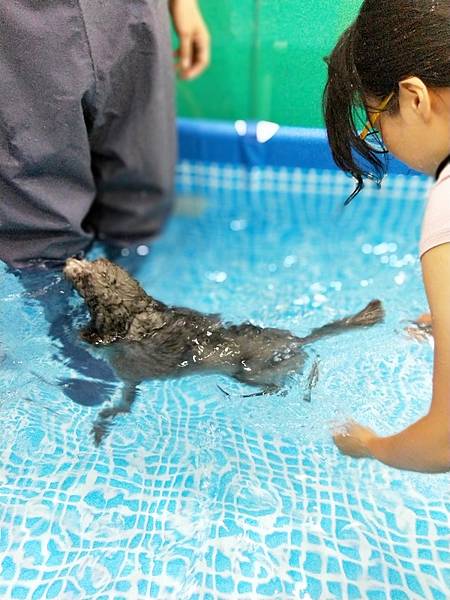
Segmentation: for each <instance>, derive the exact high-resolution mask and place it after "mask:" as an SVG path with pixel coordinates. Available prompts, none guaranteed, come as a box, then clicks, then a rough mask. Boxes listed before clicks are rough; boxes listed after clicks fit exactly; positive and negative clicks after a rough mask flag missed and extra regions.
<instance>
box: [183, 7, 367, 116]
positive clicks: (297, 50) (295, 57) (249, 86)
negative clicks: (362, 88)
mask: <svg viewBox="0 0 450 600" xmlns="http://www.w3.org/2000/svg"><path fill="white" fill-rule="evenodd" d="M200 5H201V8H202V12H203V15H204V17H205V20H206V21H207V22H208V26H209V28H210V31H211V36H212V64H211V66H210V67H209V69H208V71H207V72H205V74H204V75H203V76H202V77H201V78H199V79H198V80H196V81H192V82H181V81H180V82H179V83H178V93H177V97H178V98H177V99H178V114H179V115H181V116H189V117H204V118H212V119H231V120H234V119H266V120H269V121H275V122H277V123H280V124H282V125H297V126H303V127H308V126H310V127H315V126H322V124H323V122H322V116H321V102H322V90H323V85H324V82H325V77H326V66H325V64H324V62H323V57H324V56H326V55H327V54H328V53H329V52H330V50H331V49H332V47H333V45H334V43H335V42H336V40H337V38H338V36H339V35H340V33H341V32H342V31H343V30H344V28H345V27H346V26H348V25H349V24H350V22H351V21H352V19H353V18H354V17H355V16H356V14H357V12H358V9H359V6H360V5H361V0H200Z"/></svg>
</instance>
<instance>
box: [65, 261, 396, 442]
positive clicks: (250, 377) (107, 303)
mask: <svg viewBox="0 0 450 600" xmlns="http://www.w3.org/2000/svg"><path fill="white" fill-rule="evenodd" d="M64 273H65V275H66V277H67V278H68V279H70V281H71V282H72V283H73V285H74V287H75V288H76V290H77V291H78V293H79V294H80V295H81V296H82V297H83V298H84V300H85V302H86V304H87V307H88V310H89V313H90V316H91V322H90V324H89V325H88V327H87V328H86V329H84V330H83V332H82V337H83V338H84V340H86V341H87V342H88V343H90V344H94V345H96V346H100V347H102V348H104V350H105V352H106V357H107V359H108V360H109V362H110V364H111V365H112V367H113V368H114V370H115V371H116V373H117V375H118V376H119V377H120V378H121V379H122V380H123V381H124V383H125V386H124V391H123V396H122V400H121V402H119V403H118V404H116V405H113V406H111V407H108V408H105V409H103V410H102V411H101V412H100V413H99V416H98V419H97V421H96V423H95V424H94V428H93V432H94V438H95V442H96V444H99V443H100V442H101V440H102V438H103V436H104V435H105V433H106V431H107V429H108V425H109V424H110V422H111V420H112V418H113V417H114V416H115V415H116V414H118V413H123V412H129V411H130V407H131V404H132V402H133V400H134V398H135V394H136V386H137V385H138V384H139V383H140V382H141V381H143V380H145V379H163V378H168V377H180V376H182V375H185V374H188V373H193V372H200V371H202V372H210V373H222V374H225V375H229V376H230V377H234V378H235V379H237V380H238V381H241V382H243V383H246V384H250V385H252V386H258V387H259V388H260V389H261V392H260V393H269V392H270V393H272V392H276V391H278V390H280V389H282V387H283V385H284V384H285V382H286V380H287V378H288V377H289V375H293V374H295V373H297V374H298V373H301V372H302V370H303V368H304V365H305V361H306V359H307V353H306V351H305V349H304V347H305V346H307V345H308V344H311V343H312V342H314V341H316V340H318V339H320V338H322V337H324V336H328V335H335V334H338V333H343V332H344V331H348V330H350V329H354V328H359V327H366V326H369V325H375V324H376V323H379V322H380V321H382V320H383V317H384V311H383V307H382V305H381V302H380V301H379V300H373V301H372V302H370V303H369V304H368V305H367V306H366V307H365V308H364V309H363V310H362V311H360V312H359V313H357V314H355V315H352V316H350V317H347V318H344V319H340V320H337V321H334V322H332V323H328V324H326V325H324V326H322V327H319V328H317V329H313V330H312V331H311V333H310V334H309V335H307V336H306V337H303V338H302V337H298V336H295V335H293V334H292V333H291V332H289V331H286V330H282V329H276V328H268V327H258V326H256V325H252V324H251V323H242V324H240V325H229V324H225V323H223V321H222V320H221V319H220V317H219V316H218V315H208V314H202V313H199V312H196V311H194V310H191V309H189V308H178V307H169V306H166V305H165V304H163V303H162V302H159V301H158V300H155V299H154V298H152V297H151V296H149V295H148V294H147V293H146V292H145V291H144V290H143V289H142V287H141V286H140V285H139V283H138V282H137V281H136V280H135V279H134V278H133V277H131V275H129V274H128V273H127V272H126V271H125V270H124V269H122V268H121V267H119V266H117V265H115V264H114V263H112V262H110V261H109V260H106V259H98V260H95V261H92V262H89V261H86V260H78V259H75V258H71V259H69V260H67V262H66V265H65V268H64ZM316 371H317V369H316V368H313V369H312V371H311V373H310V377H309V387H311V386H312V385H313V383H314V380H315V379H316V376H317V372H316Z"/></svg>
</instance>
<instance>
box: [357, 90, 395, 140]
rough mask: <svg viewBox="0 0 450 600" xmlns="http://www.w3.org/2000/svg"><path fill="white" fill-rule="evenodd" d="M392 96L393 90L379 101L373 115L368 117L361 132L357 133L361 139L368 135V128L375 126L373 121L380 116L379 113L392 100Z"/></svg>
mask: <svg viewBox="0 0 450 600" xmlns="http://www.w3.org/2000/svg"><path fill="white" fill-rule="evenodd" d="M393 97H394V92H391V93H390V94H389V96H386V98H385V99H384V100H383V101H382V102H381V104H380V106H379V107H378V108H377V109H376V112H375V114H374V115H373V117H369V119H368V121H367V123H366V125H365V127H364V129H363V130H362V131H361V133H360V134H359V137H360V138H361V139H362V140H365V139H366V137H367V136H368V135H369V133H370V130H371V129H372V128H373V127H375V123H376V122H377V121H378V119H379V118H380V114H381V113H382V111H383V110H384V109H385V108H386V106H387V105H388V104H389V102H390V101H391V100H392V98H393Z"/></svg>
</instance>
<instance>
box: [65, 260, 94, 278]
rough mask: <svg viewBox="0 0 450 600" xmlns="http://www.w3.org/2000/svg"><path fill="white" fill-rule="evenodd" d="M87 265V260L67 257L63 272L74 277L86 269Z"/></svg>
mask: <svg viewBox="0 0 450 600" xmlns="http://www.w3.org/2000/svg"><path fill="white" fill-rule="evenodd" d="M88 266H89V262H88V261H87V260H79V259H78V258H68V259H67V260H66V264H65V267H64V274H65V275H66V276H67V277H71V278H72V277H76V276H77V275H80V274H81V273H83V272H85V271H86V268H87V267H88Z"/></svg>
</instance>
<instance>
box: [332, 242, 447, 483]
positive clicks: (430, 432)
mask: <svg viewBox="0 0 450 600" xmlns="http://www.w3.org/2000/svg"><path fill="white" fill-rule="evenodd" d="M422 270H423V278H424V283H425V289H426V292H427V296H428V302H429V305H430V309H431V318H432V326H433V335H434V369H433V399H432V402H431V406H430V410H429V411H428V414H427V415H426V416H425V417H423V418H421V419H420V420H419V421H417V422H416V423H414V424H413V425H411V426H410V427H408V428H407V429H404V430H403V431H401V432H400V433H397V434H396V435H391V436H388V437H378V436H377V435H376V434H375V433H374V432H373V431H371V430H369V429H366V428H365V427H362V426H360V425H358V424H356V423H354V424H349V425H348V426H347V431H346V433H344V434H342V433H340V434H337V435H335V436H334V440H335V442H336V444H337V446H338V447H339V449H340V450H341V452H343V453H344V454H349V455H350V456H355V457H362V456H370V457H373V458H376V459H378V460H380V461H382V462H384V463H386V464H387V465H390V466H391V467H396V468H398V469H408V470H411V471H422V472H430V473H435V472H444V471H449V470H450V243H447V244H442V245H440V246H436V247H435V248H432V249H431V250H429V251H428V252H426V253H425V254H424V256H423V258H422Z"/></svg>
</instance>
